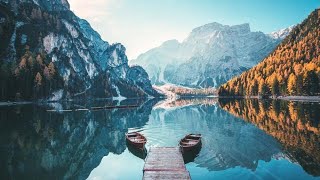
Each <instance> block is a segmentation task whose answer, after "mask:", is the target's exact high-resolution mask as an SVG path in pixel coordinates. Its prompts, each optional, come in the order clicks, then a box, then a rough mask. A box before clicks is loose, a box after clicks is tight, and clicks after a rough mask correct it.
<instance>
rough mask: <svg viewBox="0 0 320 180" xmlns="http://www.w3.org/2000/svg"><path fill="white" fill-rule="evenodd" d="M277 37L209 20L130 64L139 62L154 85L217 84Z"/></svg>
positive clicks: (245, 65) (270, 47)
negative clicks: (182, 38) (181, 37)
mask: <svg viewBox="0 0 320 180" xmlns="http://www.w3.org/2000/svg"><path fill="white" fill-rule="evenodd" d="M279 34H280V33H279ZM279 37H280V35H279ZM279 37H277V38H273V37H270V36H269V35H266V34H264V33H262V32H252V31H251V30H250V26H249V24H241V25H234V26H228V25H222V24H219V23H211V24H206V25H204V26H201V27H198V28H195V29H194V30H192V32H191V33H190V34H189V36H188V37H187V38H186V39H185V40H184V41H183V42H181V43H179V42H178V41H177V40H170V41H167V42H165V43H163V44H162V45H161V46H159V47H156V48H154V49H151V50H149V51H148V52H146V53H144V54H141V55H140V56H139V57H138V58H137V59H134V60H132V61H130V63H131V64H138V65H141V66H142V67H143V68H144V69H145V70H146V71H147V73H148V74H149V77H150V79H151V82H152V83H153V84H163V83H173V84H178V85H183V86H189V87H218V86H219V85H221V84H222V83H224V82H226V81H227V80H229V79H231V78H232V77H234V76H236V75H238V74H240V73H241V72H243V71H245V70H247V69H249V68H251V67H252V66H254V65H256V64H257V63H258V62H260V61H261V60H262V59H263V58H264V57H265V56H267V55H268V54H269V53H270V52H271V51H272V50H273V49H274V48H275V47H276V46H277V45H278V44H279V43H280V41H281V38H282V37H284V33H282V34H281V37H280V38H279Z"/></svg>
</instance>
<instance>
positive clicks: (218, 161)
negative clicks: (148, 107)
mask: <svg viewBox="0 0 320 180" xmlns="http://www.w3.org/2000/svg"><path fill="white" fill-rule="evenodd" d="M193 100H195V101H194V102H192V101H193ZM212 100H213V99H212ZM180 102H186V103H179V104H183V106H182V107H176V108H172V109H170V110H163V109H161V108H158V109H155V110H153V111H152V113H151V116H150V120H149V123H153V124H157V125H158V126H159V127H175V128H174V129H171V128H170V129H168V133H170V136H171V138H172V141H173V142H172V144H173V145H175V144H177V141H178V140H179V139H180V138H181V137H183V135H185V134H187V133H190V132H195V133H198V132H199V133H201V134H202V135H203V146H202V149H201V152H200V154H199V156H198V157H197V158H196V159H195V163H196V164H197V165H198V166H199V167H204V168H207V169H208V170H210V171H220V170H226V169H229V168H234V167H237V166H241V167H244V168H248V169H252V170H255V169H256V168H257V166H258V161H259V160H263V161H266V162H268V161H270V160H271V158H272V157H273V156H274V155H276V154H279V153H281V149H280V145H279V143H278V142H277V141H276V140H275V139H274V138H272V137H271V136H269V135H267V134H266V133H265V132H263V131H262V130H260V129H258V128H256V127H255V126H253V125H252V124H250V123H246V122H244V121H242V120H240V119H239V118H236V117H234V116H232V115H230V114H229V113H226V112H225V111H224V110H223V109H221V108H219V107H218V106H217V105H216V104H215V102H216V101H212V102H211V100H210V99H209V100H208V102H209V103H208V104H206V105H202V104H201V103H199V104H198V103H197V102H199V100H198V99H189V100H183V101H182V100H181V101H180ZM203 102H204V101H203ZM176 104H178V103H176ZM190 104H191V105H190ZM187 105H188V106H187ZM176 125H178V126H176ZM160 130H162V128H159V130H157V129H153V130H152V134H150V135H149V136H148V137H150V136H151V137H152V136H153V134H157V131H160ZM159 134H162V137H160V139H161V138H167V137H168V135H167V134H163V133H159ZM156 138H159V135H158V134H157V135H156V136H155V137H154V138H150V139H156ZM175 139H176V141H175ZM170 143H171V141H169V140H168V141H166V143H164V144H163V145H168V144H170ZM161 145H162V144H161ZM170 145H171V144H170Z"/></svg>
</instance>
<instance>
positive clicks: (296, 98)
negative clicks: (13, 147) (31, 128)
mask: <svg viewBox="0 0 320 180" xmlns="http://www.w3.org/2000/svg"><path fill="white" fill-rule="evenodd" d="M194 98H218V99H261V100H268V99H271V100H285V101H300V102H320V96H278V97H269V98H265V99H263V98H260V97H259V96H249V97H248V96H179V97H178V98H177V99H194ZM133 99H137V98H133ZM159 99H171V97H164V98H159ZM95 100H97V101H101V99H95ZM105 100H106V99H105ZM69 101H70V100H69ZM54 102H65V101H46V102H43V101H42V102H41V103H54ZM33 103H35V102H34V101H0V106H15V105H26V104H33Z"/></svg>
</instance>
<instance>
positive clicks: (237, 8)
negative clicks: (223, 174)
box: [69, 0, 320, 60]
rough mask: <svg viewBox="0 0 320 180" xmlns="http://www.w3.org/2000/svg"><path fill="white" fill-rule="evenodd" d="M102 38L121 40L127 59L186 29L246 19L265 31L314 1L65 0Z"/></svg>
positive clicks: (318, 1) (306, 10) (317, 0)
mask: <svg viewBox="0 0 320 180" xmlns="http://www.w3.org/2000/svg"><path fill="white" fill-rule="evenodd" d="M69 3H70V6H71V10H72V11H73V12H74V13H75V14H76V15H77V16H79V17H80V18H83V19H86V20H87V21H88V22H89V23H90V24H91V26H92V27H93V28H94V29H95V30H96V31H97V32H98V33H99V34H100V35H101V37H102V39H103V40H106V41H108V42H109V43H110V44H112V43H117V42H119V43H121V44H123V45H124V46H125V47H126V49H127V51H126V54H127V56H128V59H129V60H130V59H134V58H136V57H137V56H138V55H140V54H141V53H144V52H146V51H148V50H150V49H151V48H154V47H157V46H159V45H161V44H162V43H163V42H165V41H167V40H170V39H177V40H179V41H180V42H181V41H183V39H185V38H186V37H187V36H188V34H189V33H190V32H191V31H192V29H194V28H196V27H199V26H202V25H205V24H208V23H212V22H218V23H221V24H224V25H236V24H243V23H249V24H250V27H251V31H262V32H264V33H270V32H273V31H276V30H279V29H283V28H286V27H289V26H291V25H295V24H298V23H300V22H302V21H303V20H304V19H305V18H307V16H308V15H309V14H310V13H311V12H312V11H313V10H314V9H316V8H320V0H90V1H88V0H69Z"/></svg>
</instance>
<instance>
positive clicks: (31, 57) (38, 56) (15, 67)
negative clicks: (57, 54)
mask: <svg viewBox="0 0 320 180" xmlns="http://www.w3.org/2000/svg"><path fill="white" fill-rule="evenodd" d="M0 84H1V88H0V90H1V91H0V99H1V100H31V99H39V98H43V97H47V96H49V95H50V94H52V92H53V91H54V90H57V89H59V88H62V87H63V80H62V78H61V77H60V75H59V73H58V72H57V69H56V67H55V65H54V63H53V62H50V61H49V60H48V57H47V54H46V53H45V52H44V51H41V52H39V53H32V52H31V51H30V50H29V47H28V46H27V47H26V51H25V54H24V55H23V56H22V57H21V58H20V59H19V60H18V61H11V62H10V61H3V60H2V61H0Z"/></svg>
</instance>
